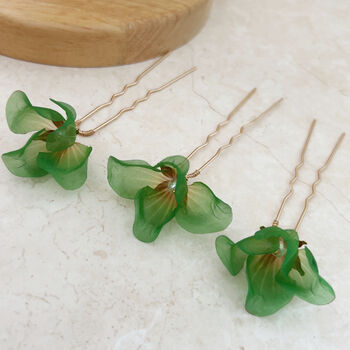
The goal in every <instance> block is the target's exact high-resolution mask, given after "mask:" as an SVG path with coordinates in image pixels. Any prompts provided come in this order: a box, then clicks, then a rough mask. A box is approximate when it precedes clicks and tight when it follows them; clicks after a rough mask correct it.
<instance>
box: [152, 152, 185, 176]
mask: <svg viewBox="0 0 350 350" xmlns="http://www.w3.org/2000/svg"><path fill="white" fill-rule="evenodd" d="M156 166H157V167H162V166H170V167H173V168H176V169H177V170H178V171H179V172H180V173H181V174H183V175H186V174H187V172H188V169H189V168H190V162H189V161H188V159H187V158H186V157H184V156H170V157H166V158H164V159H163V160H162V161H161V162H159V163H158V164H157V165H156Z"/></svg>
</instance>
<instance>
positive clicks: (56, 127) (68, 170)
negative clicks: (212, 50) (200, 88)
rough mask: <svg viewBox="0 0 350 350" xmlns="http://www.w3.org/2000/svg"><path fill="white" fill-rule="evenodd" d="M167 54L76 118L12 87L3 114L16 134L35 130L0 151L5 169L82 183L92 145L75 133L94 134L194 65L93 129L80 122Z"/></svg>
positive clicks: (70, 185)
mask: <svg viewBox="0 0 350 350" xmlns="http://www.w3.org/2000/svg"><path fill="white" fill-rule="evenodd" d="M167 56H168V55H165V56H162V57H160V58H159V59H158V60H157V61H155V62H154V63H152V65H151V66H149V67H148V68H147V69H146V70H145V71H143V72H142V73H141V74H140V75H139V76H138V77H137V78H136V80H135V81H134V82H133V83H129V84H126V85H125V86H124V88H123V89H122V90H121V91H120V92H118V93H116V94H113V95H112V97H111V98H110V100H109V101H108V102H106V103H104V104H102V105H99V106H97V107H96V108H95V109H93V110H92V111H91V112H89V113H88V114H86V115H85V116H84V117H82V118H81V119H78V120H76V112H75V110H74V108H73V107H72V106H70V105H69V104H67V103H64V102H59V101H55V100H53V99H51V101H52V102H53V103H55V104H56V105H58V106H59V107H61V108H62V109H63V110H64V112H65V114H66V118H64V117H63V116H62V115H61V114H60V113H58V112H57V111H55V110H52V109H50V108H44V107H36V106H33V105H32V104H31V103H30V101H29V99H28V97H27V96H26V94H25V93H24V92H22V91H15V92H14V93H13V94H12V95H11V96H10V98H9V99H8V101H7V104H6V118H7V123H8V125H9V128H10V130H11V131H12V132H14V133H16V134H26V133H28V132H32V131H35V133H34V134H33V135H32V136H31V137H30V138H29V140H28V141H27V143H26V144H25V145H24V146H23V147H22V148H20V149H18V150H16V151H12V152H7V153H4V154H3V155H2V160H3V161H4V163H5V165H6V167H7V168H8V170H9V171H10V172H11V173H12V174H14V175H16V176H20V177H42V176H45V175H47V174H50V175H52V176H53V178H54V179H55V180H56V181H57V182H58V184H60V185H61V186H62V187H63V188H64V189H66V190H75V189H78V188H79V187H81V186H82V185H83V184H84V183H85V181H86V178H87V164H88V158H89V156H90V153H91V151H92V147H88V146H86V145H83V144H81V143H79V142H76V138H77V135H78V136H91V135H93V134H94V133H95V132H96V131H98V130H100V129H102V128H104V127H106V126H107V125H109V124H110V123H111V122H113V121H115V120H117V119H118V118H119V117H121V116H122V115H123V114H124V113H126V112H128V111H131V110H133V109H134V108H136V106H137V105H138V104H140V103H141V102H144V101H147V100H148V99H149V98H150V96H151V95H152V94H154V93H156V92H159V91H162V90H164V89H166V88H167V87H169V86H170V85H172V84H174V83H176V82H177V81H179V80H180V79H182V78H184V77H186V76H187V75H189V74H191V73H192V72H194V71H195V70H196V68H195V67H193V68H191V69H190V70H188V71H186V72H184V73H182V74H180V75H179V76H177V77H175V78H173V79H172V80H170V81H169V82H167V83H165V84H163V85H162V86H160V87H158V88H156V89H152V90H149V91H148V92H147V93H146V95H145V96H144V97H143V98H140V99H138V100H136V101H135V102H134V103H133V104H132V105H131V106H129V107H126V108H123V109H121V110H120V111H119V112H118V113H117V114H116V115H114V116H112V117H111V118H109V119H108V120H107V121H105V122H103V123H102V124H100V125H98V126H96V127H95V128H94V129H91V130H88V131H81V130H80V125H81V124H82V123H83V122H84V121H85V120H86V119H88V118H89V117H91V116H92V115H94V114H95V113H97V112H98V111H100V110H101V109H103V108H105V107H107V106H109V105H111V104H112V103H113V102H114V101H115V99H116V98H118V97H120V96H122V95H123V94H125V93H126V92H127V90H128V89H129V88H131V87H133V86H135V85H137V84H138V83H139V81H140V80H141V79H142V78H143V77H144V76H145V75H147V74H148V73H149V72H150V71H152V70H153V69H154V68H155V67H156V66H158V65H159V64H160V63H161V62H162V61H163V60H164V59H165V58H166V57H167Z"/></svg>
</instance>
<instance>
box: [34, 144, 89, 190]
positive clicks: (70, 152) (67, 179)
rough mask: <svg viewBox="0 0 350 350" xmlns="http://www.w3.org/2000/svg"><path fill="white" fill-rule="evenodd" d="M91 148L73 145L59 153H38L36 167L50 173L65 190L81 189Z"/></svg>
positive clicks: (85, 176)
mask: <svg viewBox="0 0 350 350" xmlns="http://www.w3.org/2000/svg"><path fill="white" fill-rule="evenodd" d="M91 151H92V148H91V147H88V146H85V145H82V144H81V143H75V144H74V145H73V146H71V147H69V148H67V149H65V150H64V151H61V152H51V153H39V155H38V165H39V166H40V168H42V169H44V170H46V171H47V172H48V173H50V174H51V175H52V176H53V177H54V179H55V180H56V181H57V182H58V183H59V184H60V185H61V186H62V187H63V188H64V189H66V190H75V189H78V188H79V187H81V186H82V185H83V184H84V183H85V181H86V178H87V163H88V158H89V155H90V153H91Z"/></svg>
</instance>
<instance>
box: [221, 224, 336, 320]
mask: <svg viewBox="0 0 350 350" xmlns="http://www.w3.org/2000/svg"><path fill="white" fill-rule="evenodd" d="M304 244H306V243H305V242H303V241H299V237H298V234H297V232H296V231H294V230H283V229H281V228H279V227H276V226H272V227H266V228H265V227H262V228H261V229H260V231H258V232H256V233H255V235H254V236H251V237H248V238H245V239H243V240H241V241H239V242H238V243H236V244H235V243H233V242H232V241H231V240H230V239H229V238H228V237H226V236H219V237H218V238H217V239H216V251H217V253H218V255H219V258H220V259H221V261H222V263H223V264H224V265H225V266H226V268H227V269H228V270H229V272H230V273H231V274H232V275H233V276H235V275H237V274H238V273H239V272H240V271H241V269H242V268H243V265H244V262H245V261H246V273H247V280H248V295H247V299H246V304H245V307H246V310H247V311H248V312H250V313H251V314H253V315H256V316H268V315H271V314H273V313H275V312H277V311H278V310H279V309H281V308H282V307H283V306H285V305H286V304H288V303H289V302H290V301H291V300H292V298H293V296H295V295H296V296H298V297H299V298H301V299H303V300H305V301H307V302H309V303H311V304H315V305H324V304H328V303H330V302H331V301H333V300H334V298H335V294H334V291H333V289H332V287H331V286H330V285H329V284H328V283H327V282H326V281H325V280H324V279H323V278H322V277H321V276H320V275H319V273H318V268H317V263H316V260H315V258H314V256H313V255H312V253H311V251H310V250H309V249H308V248H307V247H304V248H302V246H303V245H304Z"/></svg>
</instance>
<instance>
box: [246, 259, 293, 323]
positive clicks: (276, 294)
mask: <svg viewBox="0 0 350 350" xmlns="http://www.w3.org/2000/svg"><path fill="white" fill-rule="evenodd" d="M282 261H283V259H282V258H281V257H276V256H274V255H272V254H266V255H251V256H248V259H247V279H248V295H247V299H246V305H245V307H246V310H247V311H248V312H250V313H251V314H253V315H256V316H268V315H271V314H273V313H275V312H277V311H278V310H280V309H281V308H282V307H283V306H285V305H286V304H288V303H289V302H290V301H291V300H292V298H293V293H292V292H290V291H289V290H287V289H285V288H284V287H283V286H282V285H280V284H279V283H278V282H277V281H276V275H277V273H278V271H279V270H280V268H281V266H282Z"/></svg>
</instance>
